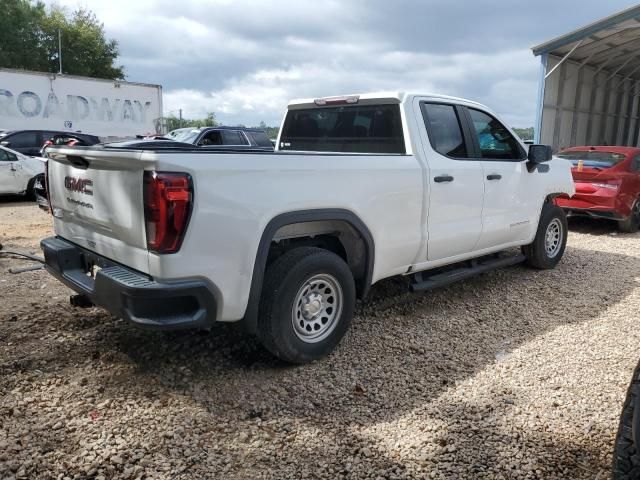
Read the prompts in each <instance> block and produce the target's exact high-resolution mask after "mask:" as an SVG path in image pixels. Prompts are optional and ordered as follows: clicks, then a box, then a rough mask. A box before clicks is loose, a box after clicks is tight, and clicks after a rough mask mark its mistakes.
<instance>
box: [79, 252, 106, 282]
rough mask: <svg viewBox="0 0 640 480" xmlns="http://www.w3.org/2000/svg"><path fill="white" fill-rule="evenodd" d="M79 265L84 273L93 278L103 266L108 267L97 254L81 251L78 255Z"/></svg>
mask: <svg viewBox="0 0 640 480" xmlns="http://www.w3.org/2000/svg"><path fill="white" fill-rule="evenodd" d="M80 265H81V267H82V271H83V272H84V273H85V275H86V276H87V277H89V278H92V279H93V280H95V279H96V275H97V274H98V272H99V271H100V270H102V269H103V268H105V267H108V266H109V263H108V262H106V261H105V260H104V259H103V258H101V257H99V256H98V255H92V254H90V253H82V254H81V255H80Z"/></svg>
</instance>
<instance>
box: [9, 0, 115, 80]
mask: <svg viewBox="0 0 640 480" xmlns="http://www.w3.org/2000/svg"><path fill="white" fill-rule="evenodd" d="M0 8H1V9H2V10H1V11H2V12H3V15H2V17H0V66H2V67H6V68H17V69H26V70H35V71H40V72H58V69H59V58H58V32H60V34H61V37H62V72H63V73H66V74H71V75H82V76H88V77H96V78H108V79H113V80H121V79H124V68H123V67H122V66H116V65H115V62H116V60H117V58H118V44H117V42H116V41H115V40H108V39H107V38H106V37H105V33H104V25H103V24H102V23H100V22H99V21H98V19H97V18H96V16H95V15H94V14H93V13H92V12H90V11H89V10H86V9H84V8H79V9H78V10H76V11H75V12H73V13H72V14H71V15H68V14H67V12H66V10H64V9H62V8H61V7H58V6H53V7H51V9H50V10H49V11H47V10H46V9H45V6H44V4H43V3H42V2H37V3H33V2H32V1H29V0H0Z"/></svg>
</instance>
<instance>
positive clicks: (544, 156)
mask: <svg viewBox="0 0 640 480" xmlns="http://www.w3.org/2000/svg"><path fill="white" fill-rule="evenodd" d="M552 157H553V153H552V151H551V147H550V146H549V145H529V155H528V156H527V159H528V160H529V162H531V163H544V162H548V161H549V160H551V158H552Z"/></svg>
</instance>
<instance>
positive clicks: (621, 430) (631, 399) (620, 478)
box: [613, 363, 640, 480]
mask: <svg viewBox="0 0 640 480" xmlns="http://www.w3.org/2000/svg"><path fill="white" fill-rule="evenodd" d="M639 392H640V363H638V365H637V366H636V369H635V371H634V372H633V378H632V379H631V384H630V385H629V389H628V390H627V398H626V399H625V402H624V406H623V407H622V414H621V415H620V424H619V426H618V434H617V435H616V441H615V445H614V451H613V480H631V479H636V478H640V451H639V450H638V445H636V443H635V441H634V435H633V424H634V420H633V417H634V413H635V409H636V403H637V402H638V401H639V400H640V399H639V398H638V393H639ZM638 433H640V432H636V436H637V435H638Z"/></svg>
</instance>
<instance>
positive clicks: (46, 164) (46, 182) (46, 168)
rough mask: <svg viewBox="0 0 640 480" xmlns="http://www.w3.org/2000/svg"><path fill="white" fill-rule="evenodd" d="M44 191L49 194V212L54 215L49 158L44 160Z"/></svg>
mask: <svg viewBox="0 0 640 480" xmlns="http://www.w3.org/2000/svg"><path fill="white" fill-rule="evenodd" d="M44 193H45V194H46V195H47V203H48V204H49V213H50V214H52V215H53V207H52V206H51V189H50V188H49V159H48V158H47V159H46V160H45V161H44Z"/></svg>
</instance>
